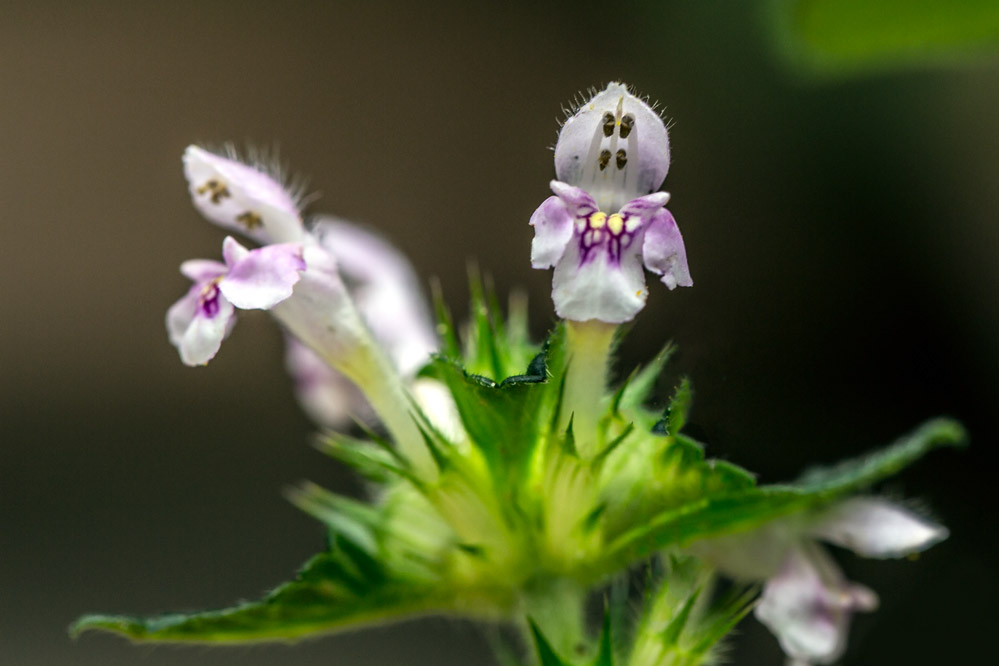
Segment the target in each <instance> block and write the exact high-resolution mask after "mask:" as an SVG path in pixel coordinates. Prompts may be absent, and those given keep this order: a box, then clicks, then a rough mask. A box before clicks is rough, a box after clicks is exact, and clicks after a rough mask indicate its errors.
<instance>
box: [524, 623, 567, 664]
mask: <svg viewBox="0 0 999 666" xmlns="http://www.w3.org/2000/svg"><path fill="white" fill-rule="evenodd" d="M528 622H530V624H531V633H532V634H533V635H534V645H535V647H536V648H537V650H538V661H539V663H540V664H541V666H570V664H569V663H568V662H565V661H562V659H561V658H560V657H559V656H558V655H557V654H555V650H554V649H552V646H551V645H550V644H549V643H548V641H547V640H546V639H545V637H544V634H542V633H541V630H540V629H538V625H536V624H534V620H532V619H530V618H528Z"/></svg>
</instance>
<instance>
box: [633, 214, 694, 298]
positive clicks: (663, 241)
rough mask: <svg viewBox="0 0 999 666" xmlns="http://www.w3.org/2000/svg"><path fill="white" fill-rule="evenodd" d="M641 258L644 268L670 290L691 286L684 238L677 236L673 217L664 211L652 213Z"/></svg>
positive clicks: (677, 231)
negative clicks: (658, 276)
mask: <svg viewBox="0 0 999 666" xmlns="http://www.w3.org/2000/svg"><path fill="white" fill-rule="evenodd" d="M642 256H643V260H644V262H645V267H646V268H648V269H649V270H650V271H652V272H654V273H658V274H659V275H662V282H663V284H665V285H666V286H667V287H669V288H670V289H674V288H676V287H677V286H680V287H690V286H692V285H693V284H694V281H693V280H691V279H690V269H689V268H688V267H687V251H686V249H684V247H683V236H681V235H680V229H679V228H677V226H676V221H675V220H674V219H673V215H672V214H671V213H670V212H669V211H668V210H666V209H665V208H661V209H660V210H659V211H658V212H657V213H656V214H655V217H653V218H652V222H651V224H649V225H648V228H647V229H646V231H645V241H644V243H643V246H642Z"/></svg>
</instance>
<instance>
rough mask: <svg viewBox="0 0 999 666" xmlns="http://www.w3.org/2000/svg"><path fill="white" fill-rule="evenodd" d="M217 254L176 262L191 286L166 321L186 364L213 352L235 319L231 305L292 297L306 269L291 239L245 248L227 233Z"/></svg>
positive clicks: (262, 305)
mask: <svg viewBox="0 0 999 666" xmlns="http://www.w3.org/2000/svg"><path fill="white" fill-rule="evenodd" d="M222 256H223V258H224V259H225V263H220V262H218V261H210V260H207V259H193V260H190V261H185V262H184V263H183V264H181V266H180V272H181V273H183V274H184V275H185V276H186V277H188V278H190V279H191V280H192V281H193V282H194V286H192V287H191V289H190V290H189V291H188V292H187V295H185V296H184V297H183V298H181V299H180V300H179V301H177V302H176V303H175V304H174V305H173V306H172V307H171V308H170V309H169V310H168V311H167V317H166V323H167V331H168V333H169V335H170V342H172V343H173V344H174V346H176V347H177V349H178V351H179V352H180V357H181V360H183V362H184V363H185V364H187V365H204V364H206V363H208V361H210V360H211V359H212V358H213V357H214V356H215V354H216V353H217V352H218V350H219V347H220V346H221V344H222V340H223V339H225V337H226V336H227V335H228V334H229V331H231V330H232V327H233V325H234V324H235V323H236V319H235V314H236V312H235V308H241V309H244V310H248V309H257V310H269V309H270V308H272V307H274V306H275V305H277V304H278V303H280V302H282V301H284V300H286V299H287V298H288V297H289V296H291V294H292V289H293V287H294V285H295V284H296V283H297V282H298V281H299V279H300V277H301V273H302V272H303V271H304V270H305V261H304V258H303V250H302V246H301V245H299V244H296V243H284V244H279V245H268V246H266V247H262V248H259V249H256V250H248V249H246V248H245V247H243V246H242V245H240V244H239V243H238V242H237V241H236V240H235V239H234V238H232V237H231V236H227V237H226V239H225V241H224V242H223V243H222Z"/></svg>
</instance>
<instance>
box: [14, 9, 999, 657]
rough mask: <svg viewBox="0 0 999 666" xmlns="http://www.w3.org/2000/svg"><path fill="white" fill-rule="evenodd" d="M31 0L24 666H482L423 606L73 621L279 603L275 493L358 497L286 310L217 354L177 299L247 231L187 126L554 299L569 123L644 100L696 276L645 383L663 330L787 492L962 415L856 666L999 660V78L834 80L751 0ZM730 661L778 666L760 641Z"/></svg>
mask: <svg viewBox="0 0 999 666" xmlns="http://www.w3.org/2000/svg"><path fill="white" fill-rule="evenodd" d="M538 4H539V5H540V6H537V7H535V6H533V4H529V3H518V2H514V3H507V4H506V5H503V6H502V9H501V8H500V7H499V6H498V5H497V6H494V7H489V6H486V5H484V4H482V5H480V4H478V3H467V4H453V5H441V4H433V5H425V4H423V3H403V2H399V3H374V2H372V3H361V2H358V3H336V4H334V3H321V2H296V3H291V2H289V3H281V4H278V3H273V4H269V3H263V2H243V3H223V2H198V3H194V2H172V3H160V5H159V6H153V5H151V4H150V5H145V4H143V3H126V2H94V3H90V4H89V6H84V5H83V3H71V2H30V3H29V2H13V3H5V4H4V6H3V8H2V10H0V225H2V229H3V234H2V244H0V256H2V260H0V285H2V286H0V304H2V316H0V477H2V481H0V502H2V504H0V663H3V664H5V665H6V664H16V665H18V666H21V665H24V666H28V665H45V666H48V665H50V664H63V663H65V664H84V665H86V664H93V665H102V666H104V665H107V664H132V663H135V664H140V663H141V664H145V665H148V666H153V665H159V664H164V665H165V664H185V665H195V664H213V665H225V664H241V665H249V664H261V665H263V664H289V663H293V664H331V663H335V664H389V663H396V662H399V661H402V660H405V661H406V662H407V663H412V664H437V663H461V664H470V663H488V660H489V656H488V652H487V650H486V648H485V647H484V643H483V641H482V640H480V639H479V637H478V634H477V632H476V630H475V629H474V628H473V627H471V626H469V625H467V624H465V623H460V622H453V621H448V620H430V621H426V622H420V623H415V624H414V623H410V624H407V625H405V626H403V627H397V628H392V629H378V630H371V631H366V632H361V633H356V634H350V635H345V636H338V637H332V638H325V639H322V640H317V641H312V642H308V643H306V644H304V645H302V646H299V647H297V648H294V649H289V648H287V647H283V646H276V647H275V646H269V647H267V646H264V647H253V648H235V649H225V650H208V649H204V648H180V649H179V648H164V647H159V648H150V647H134V646H130V645H128V644H126V643H125V642H123V641H121V640H118V639H116V638H112V637H108V636H100V635H88V636H85V637H83V638H82V639H80V640H79V641H76V642H73V641H71V640H69V639H68V638H67V637H66V634H65V627H66V625H67V624H68V623H69V622H70V621H71V620H72V619H73V618H74V617H76V616H77V615H79V614H80V613H83V612H87V611H128V612H136V613H148V612H156V611H161V610H173V609H193V608H202V607H215V606H222V605H226V604H229V603H230V602H233V601H235V600H237V599H240V598H255V597H257V596H258V595H259V594H261V593H262V592H263V591H264V590H266V589H267V588H269V587H271V586H273V585H275V584H277V583H278V582H280V581H282V580H285V579H286V578H288V577H289V575H290V574H291V573H292V571H293V570H294V569H295V568H296V567H297V566H298V565H299V564H300V563H301V562H302V561H304V560H305V559H306V558H307V557H308V556H309V555H310V554H311V553H313V552H315V551H316V550H318V549H319V548H320V547H321V543H322V536H321V529H320V528H319V526H318V525H317V524H316V523H315V522H314V521H312V520H311V519H309V518H307V517H305V516H304V515H301V514H300V513H299V512H297V511H296V510H295V509H294V508H292V507H291V506H290V505H288V504H287V503H286V502H285V501H284V500H283V499H282V497H281V496H280V489H281V488H282V486H283V485H285V484H288V483H292V482H295V481H297V480H299V479H302V478H309V479H312V480H315V481H318V482H321V483H324V484H326V485H328V486H330V487H334V488H337V489H340V490H344V491H350V490H356V489H357V486H356V485H355V484H354V483H353V481H352V480H351V479H350V477H349V475H348V474H347V473H346V472H344V470H342V469H340V468H338V467H337V466H336V465H335V464H333V463H332V462H330V461H328V460H326V459H324V458H323V457H322V456H320V455H319V454H318V453H316V452H315V451H314V450H312V449H311V448H310V447H309V446H308V445H307V442H308V441H309V437H310V433H311V426H310V425H309V423H308V422H307V421H306V420H305V418H304V417H303V416H302V415H301V414H300V413H299V411H298V410H297V407H296V405H295V403H294V401H293V399H292V397H291V395H290V392H289V386H288V381H287V379H286V378H285V376H284V374H283V371H282V367H281V354H280V338H279V335H278V333H277V331H276V328H275V326H273V325H272V323H271V322H270V321H269V320H268V319H267V318H266V317H264V316H257V317H254V316H249V317H243V319H242V320H241V322H240V324H239V326H238V327H237V329H236V331H235V333H234V334H233V336H232V338H231V339H230V340H229V341H228V342H227V343H226V344H225V345H224V347H223V350H222V353H221V354H220V356H219V357H218V358H217V359H216V360H215V361H214V362H213V363H212V364H211V366H209V367H208V368H207V369H194V370H192V369H188V368H185V367H184V366H182V365H181V363H180V361H179V360H178V358H177V355H176V352H175V350H174V349H173V348H172V347H171V346H170V345H169V344H168V343H167V341H166V335H165V331H164V327H163V316H164V312H165V310H166V308H167V307H168V306H169V305H170V304H171V303H172V302H173V301H174V300H175V299H176V298H177V297H179V296H180V295H181V294H182V293H183V291H184V290H185V289H186V283H185V281H184V279H183V278H181V276H180V275H179V274H178V273H177V265H178V264H179V263H180V261H182V260H184V259H186V258H190V257H200V256H207V257H212V256H215V255H216V254H217V253H218V248H219V246H220V241H221V238H222V235H223V234H222V232H221V231H219V230H218V229H216V228H213V227H212V226H210V225H209V224H207V223H205V222H203V221H202V220H200V218H199V217H198V216H197V214H196V213H195V212H194V211H193V209H192V208H191V206H190V205H189V201H188V198H187V194H186V189H185V183H184V180H183V177H182V173H181V169H180V155H181V152H182V151H183V149H184V147H185V146H186V145H187V144H188V143H190V142H192V141H209V142H220V141H224V140H228V139H231V140H235V141H237V142H244V141H246V140H250V141H253V142H256V143H258V144H264V145H270V144H272V143H275V142H277V143H279V144H280V148H281V153H282V155H283V156H284V157H285V158H286V159H287V160H288V161H289V162H290V163H291V164H292V165H293V167H294V169H295V170H296V171H298V172H300V173H302V174H306V175H308V176H310V178H311V183H312V186H313V188H314V189H316V190H318V191H320V192H321V193H322V198H321V199H320V200H319V201H318V203H316V204H315V205H314V206H313V210H316V211H328V212H334V213H337V214H339V215H341V216H343V217H346V218H348V219H353V220H357V221H361V222H366V223H369V224H371V225H374V226H376V227H378V228H380V229H382V230H383V231H384V232H385V233H387V234H388V235H389V236H390V237H391V238H392V239H394V240H395V241H396V242H397V243H398V244H399V245H400V246H401V247H402V248H403V249H404V250H405V251H406V252H407V253H409V254H410V256H411V257H412V258H413V261H414V262H415V264H416V266H417V268H418V271H419V273H420V274H421V275H422V276H426V277H429V276H432V275H436V276H439V277H440V278H441V280H442V282H443V285H444V288H445V291H446V293H447V295H448V296H449V298H450V300H451V302H452V304H453V305H454V307H455V309H456V310H458V311H459V312H460V311H463V307H462V304H463V302H464V298H465V296H466V289H465V286H464V273H465V264H466V260H467V259H468V258H472V257H474V258H477V259H478V260H479V262H480V263H481V265H482V266H483V268H484V269H485V270H487V271H488V272H490V273H492V274H493V275H494V276H495V277H496V282H497V284H498V286H499V288H500V290H501V291H502V292H506V291H507V290H508V289H509V288H510V287H511V286H513V285H526V286H527V287H528V288H529V290H530V293H531V296H532V298H533V305H532V314H533V316H534V319H533V322H534V326H535V329H536V332H537V333H538V334H539V335H540V334H542V333H543V332H544V330H545V328H546V327H547V326H548V324H549V323H550V322H551V317H552V314H551V304H550V301H549V299H548V296H547V293H548V289H549V287H550V282H549V279H550V278H549V276H548V275H547V274H545V273H543V272H540V271H532V270H531V269H530V266H529V263H528V252H529V249H528V248H529V244H530V239H531V230H530V228H529V227H528V226H527V220H528V218H529V216H530V214H531V212H532V210H533V209H534V207H535V206H536V205H537V204H538V203H540V202H541V201H542V199H543V198H544V197H545V196H546V195H547V181H548V180H549V178H550V177H551V176H552V165H551V153H550V152H549V151H548V150H547V147H548V146H550V145H551V144H552V143H553V141H554V138H555V130H556V124H555V118H556V116H557V115H558V113H559V107H560V105H561V104H562V103H564V102H566V101H567V100H569V99H570V98H571V97H572V96H573V95H574V93H575V92H576V91H577V90H580V89H582V88H585V87H587V86H590V85H595V84H601V83H603V82H606V81H607V80H611V79H621V80H625V81H628V82H630V83H632V84H634V85H636V86H638V87H639V89H640V90H642V91H644V92H646V93H648V94H649V95H650V96H652V97H653V98H655V99H658V100H660V101H661V102H663V103H664V104H665V105H666V115H667V116H668V117H670V118H672V119H673V121H674V125H673V127H672V130H671V136H672V141H673V148H674V159H673V168H672V171H671V173H670V176H669V178H668V180H667V185H666V187H667V189H668V190H670V191H671V192H672V193H673V200H672V203H671V205H670V208H671V209H672V210H673V212H674V213H675V215H676V217H677V220H678V221H679V224H680V226H681V228H682V230H683V233H684V236H685V239H686V243H687V250H688V256H689V259H690V265H691V270H692V272H693V275H694V279H695V281H696V285H697V286H696V287H695V288H693V289H687V290H678V291H676V292H674V293H667V291H666V290H665V288H662V287H661V286H659V287H656V286H653V288H652V296H651V298H650V304H649V307H648V308H647V309H646V310H645V311H644V312H643V313H642V315H641V317H640V318H639V320H638V322H637V323H636V325H635V326H634V330H633V332H632V335H631V336H630V338H629V339H628V341H627V343H626V345H625V348H624V351H623V355H624V366H626V367H630V366H631V365H633V364H634V363H635V362H638V361H639V360H641V359H643V358H646V357H648V356H650V355H651V354H652V353H653V352H654V351H655V350H656V349H657V348H658V346H659V345H660V344H661V342H662V341H663V340H665V339H667V338H673V339H675V340H676V341H677V342H678V344H679V345H680V349H681V355H680V356H679V358H678V361H677V362H676V363H675V364H674V365H673V366H671V372H672V373H673V375H671V376H672V377H674V378H675V376H677V375H679V374H680V373H687V374H689V375H690V376H691V377H692V379H693V381H694V383H695V386H696V387H697V391H698V392H697V405H696V409H695V412H694V418H693V424H692V426H691V429H692V431H693V432H694V434H696V435H698V436H700V437H701V438H703V439H704V440H705V441H707V442H708V443H709V452H711V453H713V454H715V455H720V456H722V457H725V458H729V459H732V460H735V461H738V462H740V463H742V464H745V465H747V466H748V467H750V468H752V469H755V470H757V471H759V472H760V474H761V478H762V480H764V481H777V480H781V479H785V478H788V477H790V476H793V475H794V474H795V473H796V472H797V471H798V470H800V469H802V468H803V467H804V466H805V465H806V464H808V463H809V462H811V461H829V460H834V459H837V458H839V457H842V456H844V455H847V454H852V453H856V452H859V451H861V450H863V449H866V448H868V447H871V446H875V445H879V444H882V443H884V442H886V441H889V440H890V439H891V438H893V437H894V436H896V435H898V434H900V433H902V432H904V431H905V430H907V429H909V428H910V427H912V426H913V425H915V424H916V423H917V422H918V421H920V420H921V419H923V418H925V417H929V416H932V415H936V414H940V413H947V414H952V415H955V416H958V417H960V418H962V419H963V420H964V421H965V422H966V423H967V425H968V426H969V428H970V430H971V432H972V436H973V440H974V446H973V448H972V449H970V450H969V451H968V452H966V453H963V454H958V453H953V452H943V453H938V454H935V455H934V456H932V458H931V459H929V460H928V461H925V462H924V463H922V464H920V465H919V466H917V467H916V468H914V469H912V470H911V471H909V472H907V473H906V474H905V475H904V476H903V477H901V478H900V479H899V480H898V481H897V482H893V484H892V485H891V486H890V488H891V490H893V491H895V492H898V493H902V492H904V493H905V495H907V496H910V497H915V498H919V499H921V500H924V501H925V502H926V503H927V504H928V505H929V506H931V507H932V508H933V510H934V511H935V513H936V514H937V515H938V516H940V518H941V519H942V520H943V521H944V522H946V523H947V524H948V525H950V526H951V528H952V530H953V536H952V538H951V539H950V540H949V541H947V542H946V543H944V544H943V545H941V546H940V547H938V548H935V549H934V550H933V551H931V552H929V553H928V554H926V555H925V556H924V557H923V558H921V559H920V560H919V561H918V562H915V563H878V562H862V561H860V560H858V559H856V558H854V557H852V556H851V555H849V554H846V555H844V556H843V557H842V558H841V559H842V561H843V562H844V564H845V566H846V567H847V570H848V572H849V573H850V574H851V575H853V576H854V577H856V578H858V579H860V580H864V581H865V582H867V583H869V584H870V585H872V586H873V587H875V588H876V589H877V590H878V591H879V592H880V593H881V594H882V599H883V608H882V610H881V611H880V612H879V613H877V614H876V615H874V616H871V617H863V618H859V620H858V621H857V622H856V626H855V630H854V632H853V636H852V641H851V648H850V652H849V653H848V655H847V659H846V661H845V663H849V664H938V663H956V662H961V663H969V662H971V661H973V660H974V658H975V657H976V655H977V651H978V650H979V649H981V648H983V647H984V646H986V645H991V644H992V642H993V641H992V636H991V635H990V634H989V633H988V631H989V628H990V627H991V625H992V623H991V622H990V621H988V617H989V616H990V615H991V614H992V613H993V611H992V609H993V607H994V603H995V601H994V600H995V598H996V595H997V594H999V585H997V583H996V578H995V575H994V573H993V571H994V568H993V562H994V560H993V559H992V558H993V557H994V555H995V552H996V551H995V550H994V534H993V532H994V525H993V523H994V509H995V503H994V501H993V497H994V490H993V488H992V487H990V483H991V477H992V475H993V474H994V472H993V471H992V469H993V468H989V467H987V465H986V464H985V463H986V459H987V456H988V454H989V453H990V448H991V447H992V446H994V445H995V443H996V438H997V434H999V426H997V419H996V405H997V404H999V402H997V401H999V268H997V258H999V219H997V218H999V214H997V211H999V113H997V112H996V109H997V108H999V104H997V102H999V76H997V73H999V70H997V65H996V62H997V61H996V59H995V57H994V56H993V57H991V58H986V59H985V60H984V61H978V62H974V63H970V64H969V63H953V64H950V65H946V66H940V67H936V68H927V67H921V68H916V69H911V70H907V71H902V72H893V73H883V74H874V75H869V76H863V77H859V78H855V79H843V80H830V81H825V82H808V81H806V80H803V79H801V78H798V77H796V76H795V75H793V74H792V73H791V72H790V70H789V69H788V68H787V67H786V66H785V65H784V63H782V62H781V61H780V60H779V58H777V57H776V55H775V53H776V49H775V48H773V46H772V40H771V35H770V33H769V31H768V29H767V26H766V25H765V22H764V20H763V19H762V12H760V11H758V7H757V6H756V5H754V4H752V3H730V2H722V1H720V0H716V1H712V2H703V1H694V0H690V1H687V2H668V3H657V2H646V3H643V4H635V5H633V4H631V3H599V4H597V3H594V4H576V3H574V4H541V3H538ZM737 646H738V647H737V650H736V651H735V657H736V661H737V663H742V664H749V663H779V661H780V657H779V654H778V651H777V649H776V647H775V643H774V641H773V640H772V639H771V638H770V637H769V636H767V635H766V634H765V632H763V631H762V630H760V629H759V628H758V627H757V626H756V625H755V624H754V623H753V622H752V621H749V622H747V623H746V626H745V630H744V635H743V636H742V637H741V638H740V639H738V641H737Z"/></svg>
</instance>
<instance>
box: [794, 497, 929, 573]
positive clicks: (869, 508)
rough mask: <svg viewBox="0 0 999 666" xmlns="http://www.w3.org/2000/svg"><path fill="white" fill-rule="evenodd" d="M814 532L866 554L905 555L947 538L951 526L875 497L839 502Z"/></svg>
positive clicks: (878, 556) (880, 555)
mask: <svg viewBox="0 0 999 666" xmlns="http://www.w3.org/2000/svg"><path fill="white" fill-rule="evenodd" d="M811 533H812V534H813V535H814V536H816V537H817V538H820V539H824V540H825V541H828V542H830V543H834V544H836V545H837V546H842V547H844V548H849V549H850V550H852V551H854V552H855V553H857V554H858V555H862V556H864V557H877V558H887V557H904V556H906V555H910V554H912V553H916V552H919V551H922V550H925V549H927V548H929V547H930V546H932V545H933V544H935V543H938V542H940V541H942V540H943V539H946V538H947V528H945V527H943V526H942V525H937V524H936V523H933V522H931V521H928V520H926V519H925V518H922V517H921V516H917V515H916V514H914V513H912V512H911V511H907V510H906V509H903V508H902V507H900V506H897V505H895V504H892V503H891V502H887V501H885V500H881V499H876V498H873V497H856V498H852V499H848V500H846V501H844V502H841V503H839V504H837V505H835V506H834V507H833V508H832V509H830V510H829V511H827V512H826V513H825V514H823V515H822V517H821V518H820V519H819V522H818V523H817V524H816V525H814V526H813V528H812V530H811Z"/></svg>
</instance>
